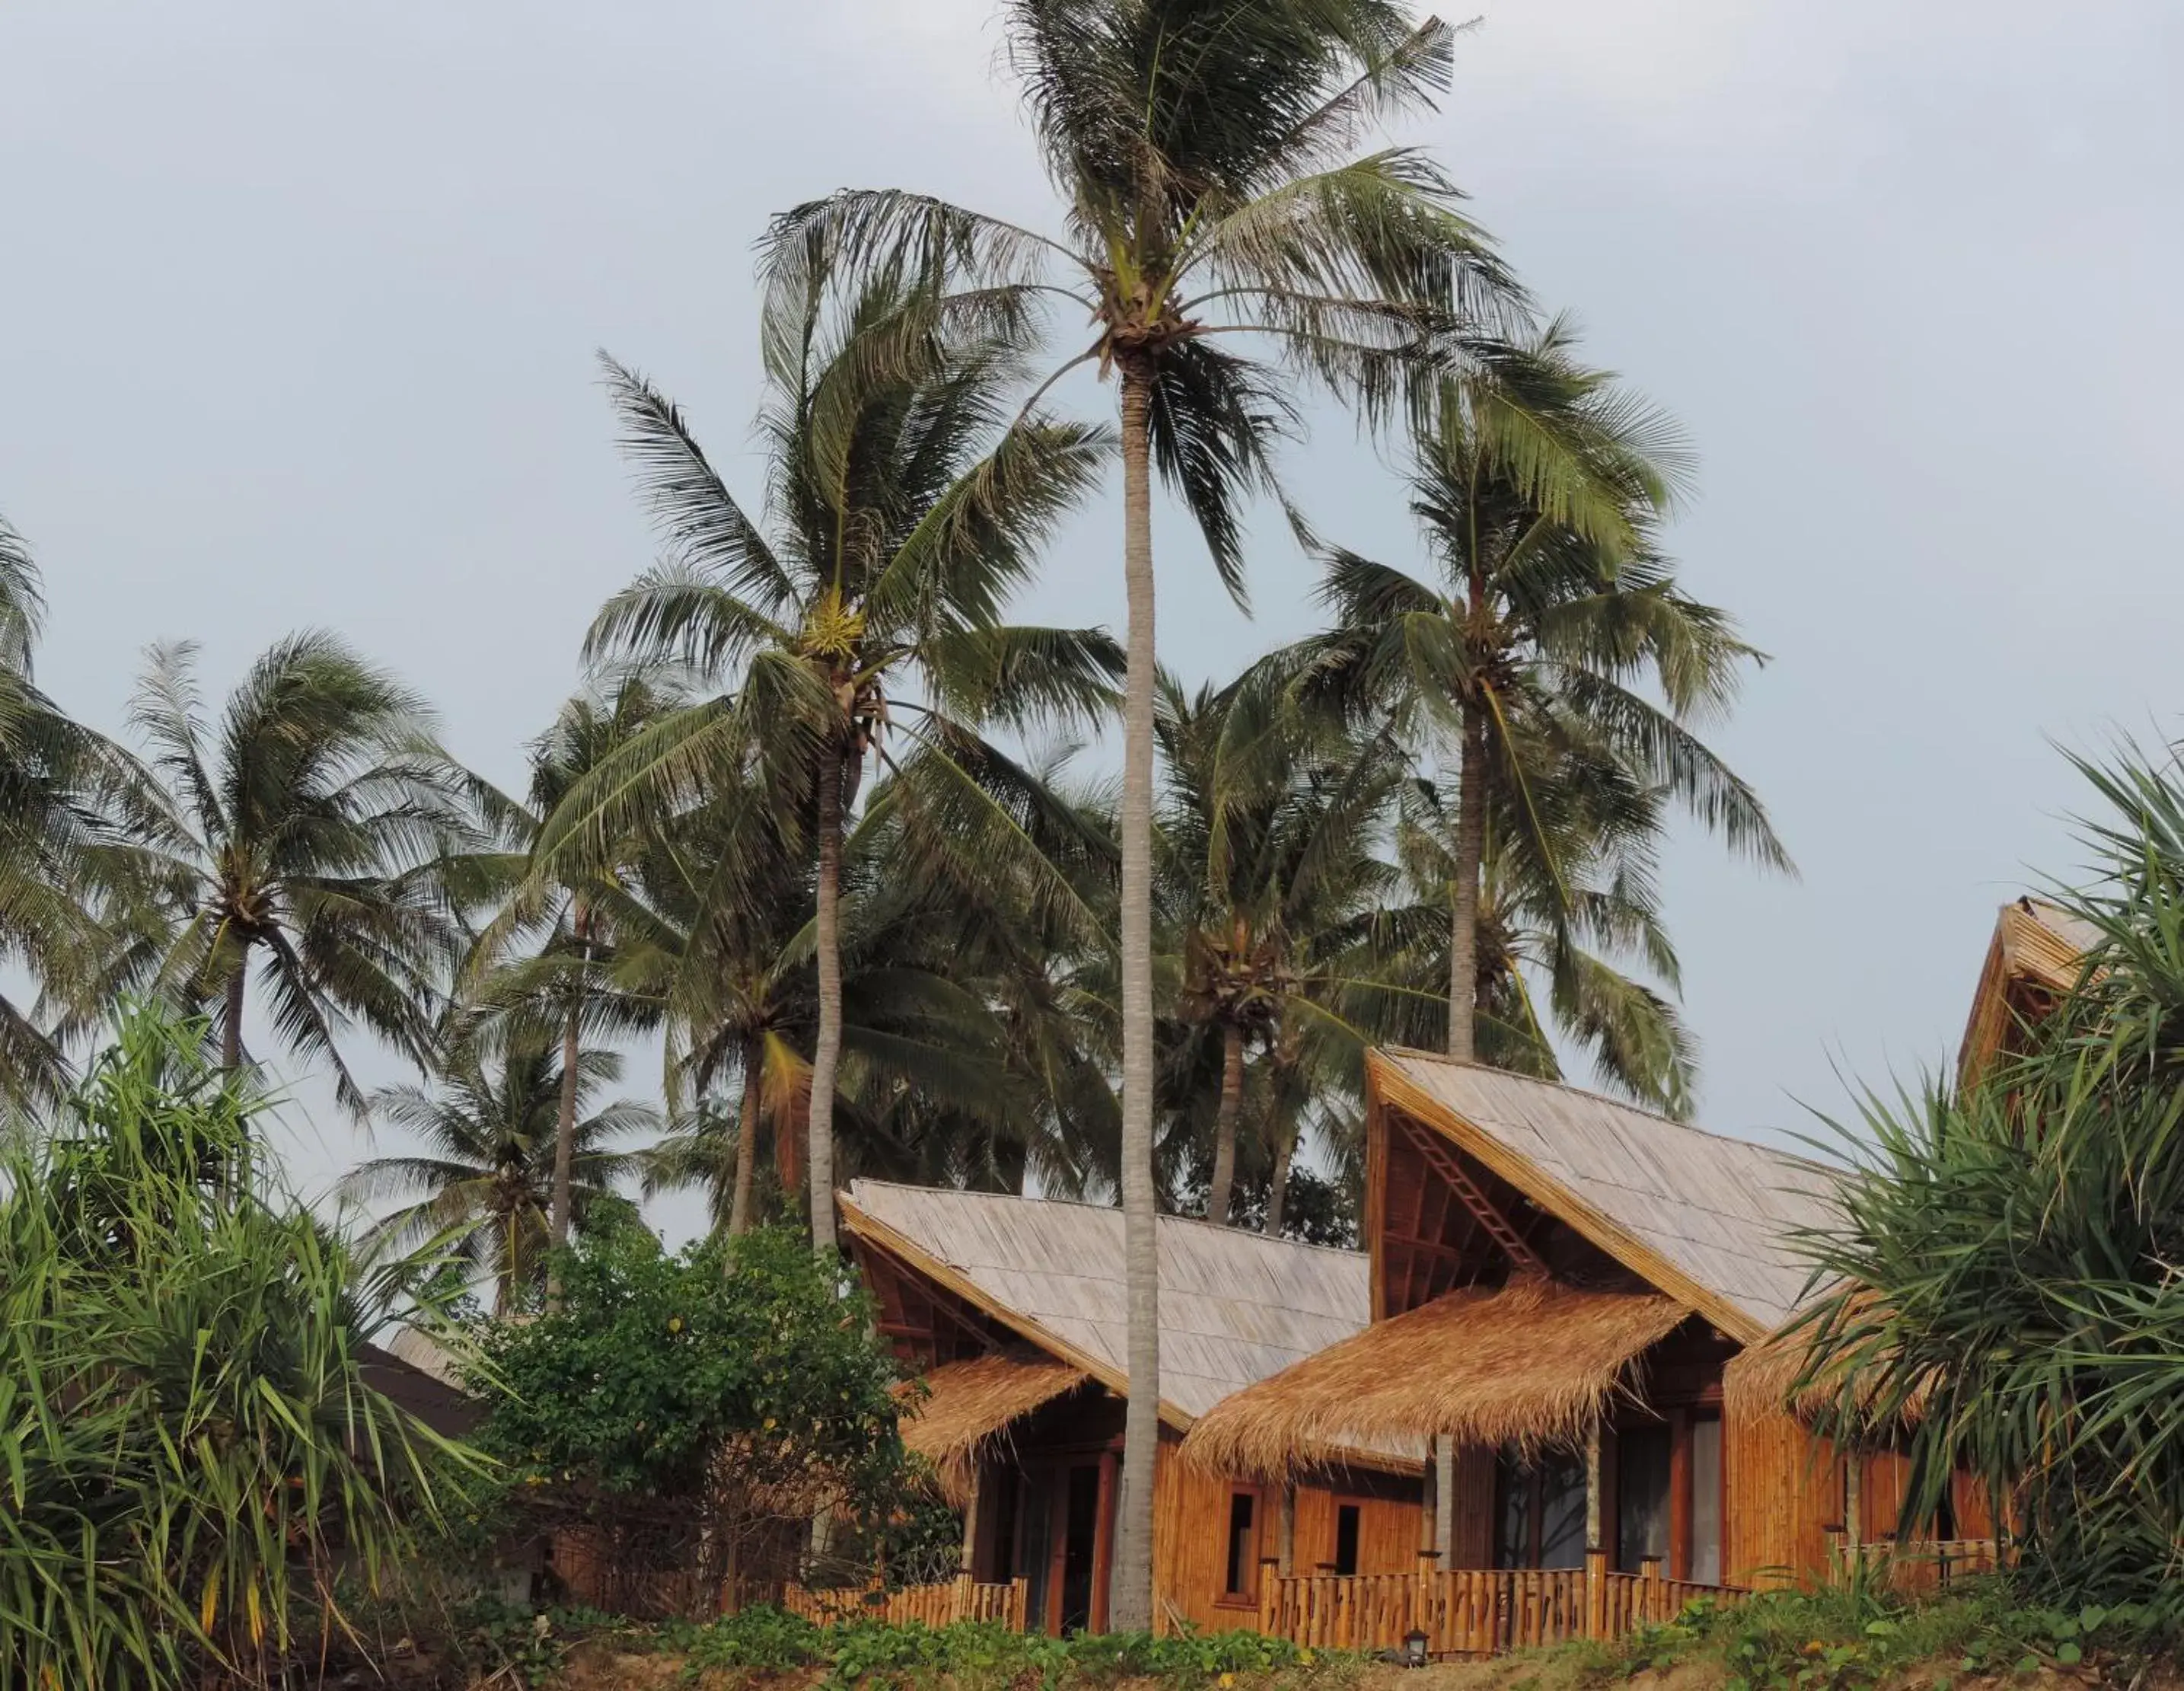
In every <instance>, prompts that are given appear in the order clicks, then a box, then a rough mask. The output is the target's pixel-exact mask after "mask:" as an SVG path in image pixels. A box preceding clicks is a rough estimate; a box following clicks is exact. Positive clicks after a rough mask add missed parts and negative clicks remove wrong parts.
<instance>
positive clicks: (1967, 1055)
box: [1957, 898, 2101, 1080]
mask: <svg viewBox="0 0 2184 1691" xmlns="http://www.w3.org/2000/svg"><path fill="white" fill-rule="evenodd" d="M2100 937H2101V936H2100V930H2099V929H2097V928H2095V927H2094V926H2093V925H2092V924H2091V923H2090V922H2087V921H2085V920H2084V919H2082V918H2079V917H2076V916H2073V915H2072V914H2070V912H2069V911H2067V910H2064V909H2060V908H2059V907H2057V906H2055V905H2053V904H2050V903H2048V901H2046V900H2044V899H2038V898H2014V899H2012V900H2011V901H2009V903H2007V904H2005V905H2003V907H2002V909H2001V912H2000V913H1999V914H1997V916H1996V918H1995V921H1994V938H1993V939H1992V940H1991V941H1989V943H1988V945H1987V949H1986V963H1984V964H1983V965H1982V966H1981V969H1980V978H1979V985H1976V986H1975V987H1974V988H1973V989H1972V1007H1971V1014H1970V1016H1969V1017H1968V1018H1966V1019H1965V1023H1964V1044H1963V1045H1962V1046H1960V1047H1959V1048H1958V1055H1957V1067H1958V1074H1960V1075H1962V1076H1963V1077H1964V1078H1965V1079H1966V1080H1970V1078H1971V1077H1972V1075H1973V1074H1975V1073H1976V1072H1977V1071H1978V1069H1980V1067H1981V1065H1982V1064H1984V1063H1986V1060H1987V1059H1988V1058H1991V1057H1992V1056H1993V1055H1994V1053H1995V1052H1997V1051H1998V1050H2000V1049H2001V1048H2002V1047H2003V1045H2004V1044H2005V1043H2007V1042H2008V1041H2009V1040H2010V1038H2011V1037H2012V1035H2013V1030H2014V1028H2015V1027H2016V1026H2017V1025H2018V1024H2020V1022H2021V1021H2022V1020H2023V1019H2025V1017H2027V1016H2036V1015H2038V1014H2039V1013H2040V1011H2041V1007H2042V1005H2043V1004H2045V1003H2048V1002H2053V998H2055V997H2059V996H2061V995H2062V994H2064V993H2066V992H2068V991H2070V989H2071V988H2072V987H2073V986H2075V985H2077V981H2078V966H2079V963H2080V961H2081V959H2082V958H2083V957H2085V955H2086V953H2087V952H2090V951H2092V949H2093V947H2094V946H2096V945H2098V943H2099V942H2100Z"/></svg>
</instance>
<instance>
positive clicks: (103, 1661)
mask: <svg viewBox="0 0 2184 1691" xmlns="http://www.w3.org/2000/svg"><path fill="white" fill-rule="evenodd" d="M204 1040H205V1030H204V1028H203V1024H198V1023H192V1022H184V1021H177V1020H173V1019H168V1018H165V1017H163V1016H161V1015H160V1014H159V1013H154V1012H152V1011H149V1010H135V1011H131V1012H130V1013H126V1014H125V1016H124V1017H123V1019H121V1021H120V1024H119V1027H118V1029H117V1032H116V1043H115V1044H114V1046H113V1047H112V1048H111V1049H109V1051H108V1052H105V1054H104V1055H103V1056H102V1057H101V1058H99V1059H98V1061H97V1063H96V1065H95V1066H94V1068H93V1069H92V1074H91V1077H90V1079H89V1080H88V1081H87V1082H86V1084H85V1085H84V1086H83V1088H82V1089H81V1091H80V1092H79V1093H78V1094H77V1095H76V1096H75V1097H74V1099H73V1100H72V1101H71V1102H70V1105H69V1107H68V1108H67V1109H66V1110H65V1111H64V1114H63V1118H62V1122H61V1125H60V1126H59V1127H58V1129H57V1130H56V1131H55V1133H54V1134H53V1136H51V1137H50V1138H47V1139H46V1140H44V1141H42V1142H29V1141H23V1140H18V1141H15V1142H14V1143H12V1144H10V1145H8V1147H6V1148H5V1149H4V1150H0V1263H4V1264H5V1265H6V1266H5V1270H4V1272H0V1498H4V1499H5V1502H4V1504H0V1683H5V1684H8V1685H11V1686H14V1685H21V1686H46V1685H52V1686H56V1687H58V1686H64V1685H131V1686H147V1687H154V1688H158V1687H167V1686H179V1685H181V1684H185V1683H190V1684H194V1683H198V1680H199V1679H200V1678H201V1677H204V1676H205V1671H206V1667H207V1664H208V1663H209V1662H211V1663H217V1664H218V1665H219V1666H220V1667H222V1668H224V1669H225V1671H226V1673H227V1674H229V1675H230V1676H231V1677H233V1678H235V1679H239V1680H242V1681H244V1682H247V1683H263V1682H265V1681H267V1680H270V1679H271V1678H273V1677H276V1675H278V1674H279V1673H280V1672H281V1666H282V1658H283V1656H284V1655H286V1654H287V1652H289V1651H290V1649H292V1647H294V1646H296V1645H297V1644H298V1643H299V1642H300V1641H301V1640H300V1638H299V1634H300V1633H301V1632H302V1629H303V1628H304V1627H307V1626H308V1627H309V1628H310V1630H311V1632H312V1633H313V1634H319V1633H321V1632H339V1631H340V1630H341V1629H342V1628H343V1627H344V1625H345V1624H346V1622H345V1616H344V1615H343V1609H342V1606H341V1605H342V1603H343V1598H342V1597H340V1596H339V1595H337V1578H336V1577H337V1573H338V1572H348V1573H351V1574H354V1575H355V1576H357V1577H360V1579H361V1580H362V1582H364V1583H365V1585H366V1586H367V1587H369V1586H370V1585H372V1584H375V1583H376V1582H378V1581H379V1580H380V1578H381V1577H382V1575H384V1574H386V1573H387V1571H390V1570H392V1569H393V1568H396V1567H398V1566H400V1565H403V1564H404V1563H405V1562H406V1561H408V1560H409V1559H410V1558H411V1557H412V1556H413V1555H414V1554H415V1551H416V1549H417V1546H418V1543H419V1542H420V1540H421V1538H426V1537H429V1536H430V1535H431V1534H432V1532H434V1531H435V1530H436V1528H437V1523H438V1521H439V1519H440V1516H441V1511H442V1510H443V1508H444V1507H445V1506H447V1505H448V1504H450V1503H451V1502H452V1501H453V1500H454V1498H456V1497H457V1496H458V1495H459V1494H460V1492H461V1491H462V1489H463V1487H464V1486H465V1483H466V1482H469V1481H471V1480H473V1479H474V1478H475V1477H476V1475H477V1472H478V1464H477V1462H476V1459H475V1458H474V1457H471V1456H470V1455H469V1454H467V1453H466V1452H465V1451H464V1450H463V1449H462V1448H460V1447H458V1446H455V1445H453V1444H450V1443H448V1441H446V1440H444V1439H443V1438H441V1437H439V1436H438V1435H437V1434H436V1433H433V1432H432V1431H431V1430H430V1429H428V1428H426V1427H425V1426H422V1425H421V1424H420V1423H418V1422H416V1421H415V1420H412V1419H411V1417H410V1416H409V1415H408V1414H407V1413H405V1412H404V1410H402V1409H399V1408H398V1407H397V1406H396V1405H395V1404H392V1403H390V1402H389V1401H388V1400H387V1398H384V1397H382V1395H381V1394H380V1393H379V1392H377V1391H376V1390H374V1389H373V1388H372V1387H371V1386H370V1384H369V1383H368V1382H367V1381H366V1380H365V1376H364V1373H363V1363H364V1354H363V1353H364V1346H365V1338H366V1336H367V1335H368V1334H369V1333H370V1331H372V1330H373V1328H374V1327H376V1325H378V1324H379V1322H380V1321H381V1320H383V1319H384V1317H385V1315H386V1314H387V1309H388V1306H389V1304H390V1303H391V1301H392V1300H393V1298H394V1297H395V1296H396V1295H397V1292H398V1291H399V1289H400V1288H399V1286H398V1283H397V1282H396V1281H394V1280H393V1279H391V1278H384V1277H382V1278H377V1279H367V1278H365V1277H363V1276H361V1275H359V1271H358V1270H357V1268H356V1266H355V1264H354V1263H353V1261H352V1260H351V1258H349V1256H348V1254H347V1253H346V1252H345V1251H344V1250H343V1248H342V1247H341V1245H340V1243H339V1242H338V1241H337V1240H335V1239H334V1238H332V1237H331V1236H329V1235H328V1234H327V1233H326V1231H324V1230H323V1229H322V1228H320V1225H318V1224H317V1222H316V1221H315V1220H314V1219H313V1218H312V1216H311V1214H310V1213H309V1210H308V1209H306V1208H304V1207H303V1206H302V1205H300V1204H298V1203H295V1202H293V1201H292V1199H290V1198H289V1197H288V1196H287V1194H286V1193H284V1192H281V1190H280V1189H279V1188H278V1187H277V1186H276V1185H274V1184H273V1183H272V1181H271V1180H270V1176H269V1175H268V1174H267V1171H266V1170H265V1168H264V1166H263V1165H262V1164H261V1163H260V1161H259V1158H258V1157H257V1155H256V1154H255V1152H254V1150H253V1145H252V1139H251V1132H250V1124H251V1120H252V1117H253V1113H255V1112H256V1111H257V1110H258V1109H259V1108H260V1107H261V1106H260V1101H259V1100H258V1099H256V1098H255V1097H253V1096H252V1095H251V1094H250V1093H249V1091H248V1090H247V1083H245V1082H243V1081H242V1080H238V1079H237V1077H236V1076H234V1075H231V1074H224V1073H222V1072H220V1071H219V1070H217V1069H214V1068H213V1067H212V1066H211V1065H210V1064H209V1063H208V1062H207V1060H206V1058H205V1057H204V1055H203V1051H204ZM292 1610H294V1611H297V1612H298V1613H299V1614H300V1615H302V1616H308V1617H309V1619H308V1620H298V1619H296V1618H293V1617H292Z"/></svg>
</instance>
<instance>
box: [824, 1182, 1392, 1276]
mask: <svg viewBox="0 0 2184 1691" xmlns="http://www.w3.org/2000/svg"><path fill="white" fill-rule="evenodd" d="M859 1186H884V1187H886V1188H887V1189H888V1190H889V1191H890V1192H934V1193H938V1194H939V1195H940V1196H942V1197H983V1198H992V1199H995V1201H997V1202H999V1203H1048V1204H1054V1205H1056V1206H1058V1207H1060V1208H1067V1209H1096V1210H1100V1211H1101V1212H1102V1213H1104V1214H1109V1215H1120V1214H1122V1213H1123V1210H1122V1206H1121V1205H1120V1204H1114V1203H1094V1202H1093V1201H1092V1200H1091V1199H1090V1198H1089V1197H1046V1196H1045V1195H1044V1194H1042V1195H1041V1196H1039V1197H1028V1196H1026V1195H1025V1194H1024V1193H1022V1192H980V1191H978V1190H977V1189H976V1188H975V1187H972V1186H920V1185H918V1184H917V1182H916V1181H914V1180H876V1179H874V1178H873V1177H872V1176H871V1175H858V1176H857V1178H856V1179H855V1180H851V1181H850V1185H849V1192H850V1196H851V1197H855V1196H856V1192H857V1188H858V1187H859ZM1155 1219H1156V1220H1158V1221H1159V1222H1160V1223H1161V1224H1162V1225H1163V1226H1165V1225H1167V1224H1169V1223H1171V1222H1173V1223H1175V1224H1177V1225H1182V1226H1188V1227H1203V1228H1206V1229H1207V1230H1209V1231H1212V1232H1215V1233H1218V1234H1219V1235H1220V1236H1222V1237H1223V1238H1224V1239H1246V1240H1250V1241H1251V1242H1254V1243H1256V1244H1259V1245H1264V1246H1268V1247H1273V1248H1275V1249H1278V1250H1285V1251H1323V1252H1325V1253H1327V1254H1328V1255H1329V1256H1336V1257H1362V1256H1363V1255H1365V1253H1364V1251H1362V1249H1360V1248H1358V1247H1357V1246H1354V1245H1322V1244H1318V1243H1315V1242H1313V1241H1312V1240H1310V1239H1288V1238H1279V1237H1269V1236H1268V1235H1267V1234H1264V1233H1261V1232H1258V1231H1256V1230H1255V1229H1252V1228H1250V1227H1231V1226H1228V1225H1223V1224H1222V1223H1220V1222H1216V1221H1209V1220H1207V1219H1206V1218H1205V1217H1204V1216H1202V1215H1178V1214H1174V1213H1173V1211H1170V1210H1162V1212H1161V1213H1160V1214H1159V1215H1158V1216H1157V1217H1156V1218H1155Z"/></svg>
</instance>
